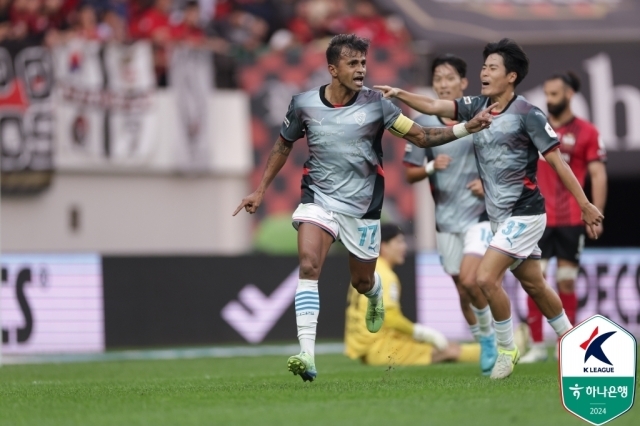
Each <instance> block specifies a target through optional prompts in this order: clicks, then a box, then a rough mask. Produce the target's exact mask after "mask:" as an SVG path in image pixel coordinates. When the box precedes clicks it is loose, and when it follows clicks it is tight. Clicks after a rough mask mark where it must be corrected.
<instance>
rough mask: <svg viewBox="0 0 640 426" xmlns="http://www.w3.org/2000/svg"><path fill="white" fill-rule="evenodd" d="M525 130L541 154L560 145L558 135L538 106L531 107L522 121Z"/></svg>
mask: <svg viewBox="0 0 640 426" xmlns="http://www.w3.org/2000/svg"><path fill="white" fill-rule="evenodd" d="M524 127H525V131H526V132H527V135H529V138H530V139H531V141H532V142H533V144H534V145H535V147H536V148H537V149H538V151H540V153H541V154H542V155H544V154H546V153H547V152H549V151H551V150H553V149H555V148H557V147H558V146H560V142H559V141H558V135H557V134H556V132H555V131H554V130H553V128H552V127H551V124H549V122H548V121H547V117H546V116H545V115H544V113H543V112H542V111H541V110H540V109H539V108H535V107H534V108H531V111H529V113H528V114H527V115H526V117H525V121H524Z"/></svg>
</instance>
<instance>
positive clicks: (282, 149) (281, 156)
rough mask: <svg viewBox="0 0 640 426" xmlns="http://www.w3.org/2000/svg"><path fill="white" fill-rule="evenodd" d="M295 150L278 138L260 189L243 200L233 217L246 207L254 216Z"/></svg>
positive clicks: (288, 143)
mask: <svg viewBox="0 0 640 426" xmlns="http://www.w3.org/2000/svg"><path fill="white" fill-rule="evenodd" d="M292 148H293V142H289V141H286V140H284V139H283V138H282V136H278V140H277V141H276V143H275V145H274V146H273V148H272V149H271V153H270V154H269V158H268V159H267V166H266V167H265V170H264V173H263V174H262V180H261V181H260V185H258V189H256V190H255V192H253V193H252V194H251V195H248V196H246V197H245V198H243V199H242V202H241V203H240V205H239V206H238V208H237V209H236V211H235V212H234V213H233V215H234V216H235V215H237V214H238V212H239V211H240V210H242V208H243V207H244V209H245V210H246V211H247V212H249V213H251V214H253V213H255V212H256V210H258V207H260V204H261V203H262V198H263V197H264V193H265V192H266V190H267V188H268V187H269V185H270V184H271V182H272V181H273V179H274V178H275V177H276V175H277V174H278V172H279V171H280V169H282V166H284V163H286V162H287V158H289V153H290V152H291V149H292Z"/></svg>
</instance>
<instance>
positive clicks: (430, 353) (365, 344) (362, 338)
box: [344, 223, 480, 365]
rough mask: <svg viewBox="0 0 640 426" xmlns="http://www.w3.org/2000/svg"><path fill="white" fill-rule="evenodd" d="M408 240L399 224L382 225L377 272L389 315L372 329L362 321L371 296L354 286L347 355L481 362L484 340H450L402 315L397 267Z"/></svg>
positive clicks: (370, 359) (406, 361)
mask: <svg viewBox="0 0 640 426" xmlns="http://www.w3.org/2000/svg"><path fill="white" fill-rule="evenodd" d="M406 251H407V243H406V242H405V238H404V234H403V232H402V231H401V230H400V228H399V227H398V225H394V224H388V223H385V224H382V225H381V226H380V257H379V258H378V263H377V265H376V272H377V273H378V275H379V276H380V279H381V280H382V287H383V289H384V290H383V295H382V298H383V299H384V306H385V311H386V312H385V319H384V324H383V326H382V329H381V330H380V331H379V332H378V333H377V334H371V333H369V332H368V330H367V329H366V328H365V326H364V324H363V322H362V316H363V315H364V312H365V309H366V307H367V301H366V297H365V296H363V295H362V294H359V293H358V292H357V291H356V290H355V289H354V288H353V287H351V288H349V292H348V294H347V313H346V323H345V336H344V342H345V354H346V355H347V356H348V357H349V358H351V359H359V360H361V361H362V362H363V363H365V364H369V365H429V364H433V363H437V362H443V361H463V362H478V360H479V358H480V345H478V344H477V343H473V344H462V345H459V344H457V343H449V342H448V341H447V339H446V338H445V337H444V335H443V334H442V333H440V332H439V331H437V330H435V329H433V328H431V327H427V326H424V325H421V324H417V323H413V322H411V321H410V320H409V319H408V318H406V317H405V316H404V315H403V314H402V309H401V307H400V291H401V288H400V280H398V276H397V275H396V274H395V273H394V272H393V268H395V267H396V266H398V265H402V264H403V263H404V261H405V256H406Z"/></svg>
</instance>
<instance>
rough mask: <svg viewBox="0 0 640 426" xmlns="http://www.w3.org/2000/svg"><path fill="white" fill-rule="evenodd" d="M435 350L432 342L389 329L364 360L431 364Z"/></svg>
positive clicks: (383, 362) (379, 363)
mask: <svg viewBox="0 0 640 426" xmlns="http://www.w3.org/2000/svg"><path fill="white" fill-rule="evenodd" d="M433 350H434V349H433V346H432V345H431V344H430V343H422V342H418V341H416V340H414V339H413V338H412V337H411V336H409V335H407V334H402V333H398V332H395V331H389V332H387V333H385V334H384V335H383V336H381V337H380V338H378V339H376V341H375V342H374V343H373V344H372V345H371V346H370V348H369V351H368V352H367V354H366V355H365V356H364V357H363V358H362V361H363V362H364V363H365V364H368V365H390V366H394V365H429V364H431V356H432V354H433Z"/></svg>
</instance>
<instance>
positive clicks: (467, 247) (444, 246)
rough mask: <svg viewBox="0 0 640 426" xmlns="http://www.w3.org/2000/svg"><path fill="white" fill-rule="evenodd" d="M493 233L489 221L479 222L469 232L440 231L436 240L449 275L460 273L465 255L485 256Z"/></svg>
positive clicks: (441, 259) (442, 261) (443, 265)
mask: <svg viewBox="0 0 640 426" xmlns="http://www.w3.org/2000/svg"><path fill="white" fill-rule="evenodd" d="M492 236H493V233H492V232H491V224H490V223H489V222H478V223H476V224H475V225H473V226H471V227H470V228H469V229H467V232H464V233H462V232H438V233H437V234H436V241H437V244H438V254H440V263H442V267H443V269H444V271H445V272H446V273H447V274H449V275H452V276H453V275H460V265H461V264H462V258H463V257H464V256H465V255H474V256H480V257H482V256H484V253H485V252H486V251H487V248H489V242H490V241H491V237H492Z"/></svg>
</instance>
